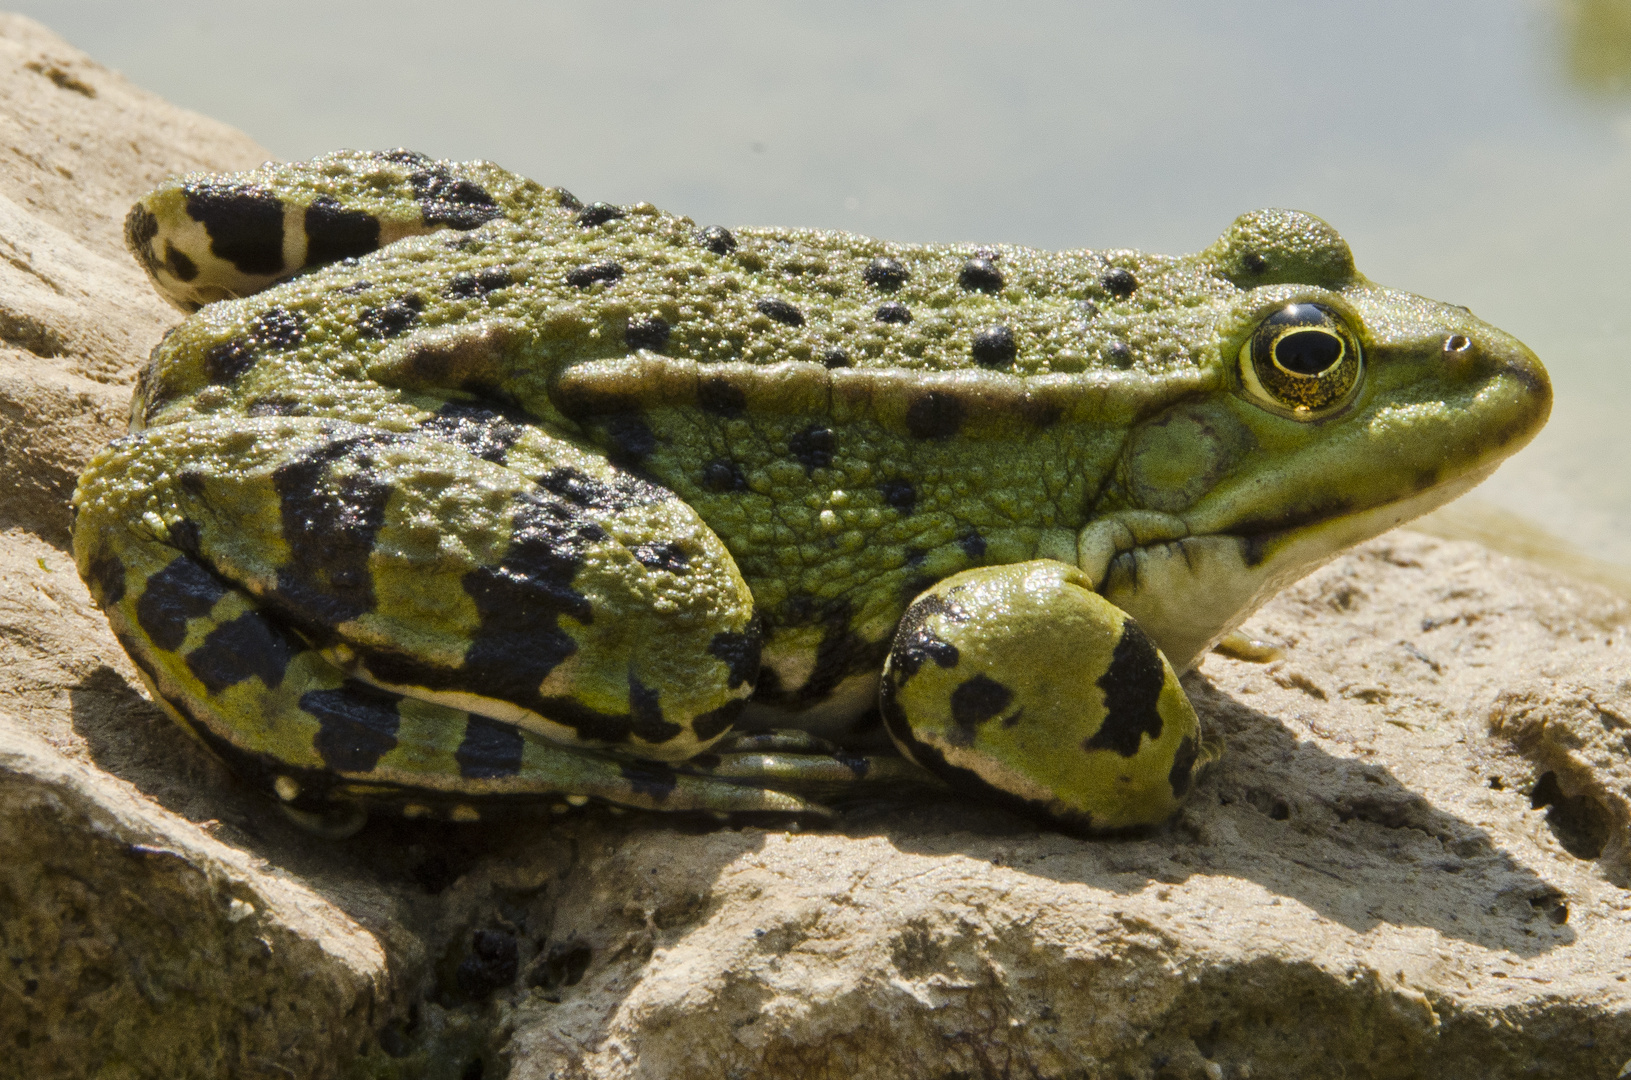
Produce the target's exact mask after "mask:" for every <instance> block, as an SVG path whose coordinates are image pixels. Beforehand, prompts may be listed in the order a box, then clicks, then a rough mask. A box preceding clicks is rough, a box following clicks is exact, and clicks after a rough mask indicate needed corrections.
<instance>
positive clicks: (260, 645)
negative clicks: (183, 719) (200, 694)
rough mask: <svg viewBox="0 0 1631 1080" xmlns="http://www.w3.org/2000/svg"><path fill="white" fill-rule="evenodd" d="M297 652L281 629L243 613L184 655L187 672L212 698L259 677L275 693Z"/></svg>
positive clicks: (260, 616) (254, 614) (255, 613)
mask: <svg viewBox="0 0 1631 1080" xmlns="http://www.w3.org/2000/svg"><path fill="white" fill-rule="evenodd" d="M299 651H300V646H299V645H298V644H296V643H295V642H294V641H293V640H292V639H291V638H290V637H289V635H288V633H287V632H286V631H285V630H284V629H283V628H282V627H280V626H277V625H275V624H274V623H272V622H271V621H270V620H269V619H267V617H266V616H265V615H263V614H261V613H260V612H258V611H246V612H244V613H243V614H242V615H240V616H238V617H237V618H236V619H233V620H232V621H231V622H226V623H222V624H221V625H220V626H217V627H216V628H215V629H214V630H211V631H210V632H209V635H208V636H207V637H205V638H204V643H203V644H202V645H200V646H199V647H198V648H196V649H194V650H193V651H192V652H190V653H188V654H187V670H189V671H191V672H192V673H193V677H194V678H196V679H197V680H198V681H199V682H201V683H203V684H204V689H205V690H208V691H209V692H210V693H212V694H219V693H220V692H221V691H222V690H225V689H226V688H227V687H229V686H236V685H237V684H238V683H241V682H243V681H244V680H245V679H248V678H249V677H250V676H259V678H260V681H261V682H262V683H264V684H265V685H266V688H267V689H268V690H275V689H276V688H277V687H278V686H280V685H282V683H283V675H284V672H286V671H287V670H288V668H289V661H291V660H293V659H294V658H295V654H296V653H298V652H299Z"/></svg>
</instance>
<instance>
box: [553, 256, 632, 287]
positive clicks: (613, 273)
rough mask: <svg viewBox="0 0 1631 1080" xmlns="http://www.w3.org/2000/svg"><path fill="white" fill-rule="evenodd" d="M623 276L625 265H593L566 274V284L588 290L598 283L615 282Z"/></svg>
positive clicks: (580, 267)
mask: <svg viewBox="0 0 1631 1080" xmlns="http://www.w3.org/2000/svg"><path fill="white" fill-rule="evenodd" d="M622 276H623V265H622V264H621V263H615V262H601V263H592V264H590V265H588V266H579V267H576V268H574V269H572V270H568V271H567V273H566V283H567V284H568V285H575V286H577V287H578V288H580V289H587V288H588V287H589V286H591V285H593V284H594V283H595V282H597V281H604V282H608V283H610V282H613V281H616V280H617V279H618V278H621V277H622Z"/></svg>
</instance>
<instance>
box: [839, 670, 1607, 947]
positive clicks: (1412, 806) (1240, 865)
mask: <svg viewBox="0 0 1631 1080" xmlns="http://www.w3.org/2000/svg"><path fill="white" fill-rule="evenodd" d="M1186 686H1187V688H1188V690H1189V694H1190V698H1191V700H1192V701H1193V702H1194V703H1195V706H1196V709H1197V710H1198V711H1199V712H1200V713H1201V716H1202V721H1203V723H1204V724H1205V726H1206V729H1207V730H1208V731H1209V732H1214V733H1217V734H1221V735H1222V736H1223V738H1224V741H1225V745H1226V750H1225V753H1224V756H1223V758H1222V760H1221V761H1219V762H1218V763H1217V764H1216V765H1214V766H1213V767H1212V768H1211V769H1210V771H1208V772H1207V773H1206V774H1205V776H1204V777H1203V778H1202V780H1201V781H1200V782H1199V783H1198V784H1197V786H1196V790H1195V792H1194V793H1193V794H1192V795H1191V797H1190V800H1189V802H1188V804H1187V805H1186V807H1185V809H1184V811H1183V813H1182V814H1180V816H1179V817H1178V818H1177V819H1176V820H1175V821H1174V822H1172V823H1171V824H1169V825H1167V826H1165V827H1163V828H1160V829H1156V830H1151V831H1149V832H1145V833H1141V834H1139V835H1135V836H1130V837H1115V838H1105V839H1089V840H1081V839H1075V838H1071V837H1067V836H1062V835H1059V834H1057V833H1039V832H1038V831H1037V829H1036V826H1035V825H1033V824H1032V823H1030V822H1027V821H1023V820H1021V819H1019V818H1015V817H1013V816H1011V815H1008V814H1005V813H1002V812H1000V811H993V810H989V809H986V808H984V807H978V806H973V805H967V804H959V803H955V802H952V801H950V800H941V801H937V802H936V803H934V804H932V805H915V806H909V807H889V808H887V809H885V808H882V807H879V808H877V809H872V810H863V811H861V812H860V813H857V814H853V815H851V817H850V819H849V820H848V821H847V823H846V828H845V831H846V832H848V833H850V834H851V835H884V836H887V837H888V838H889V839H890V840H891V842H893V843H894V844H896V845H897V846H898V847H899V848H901V850H903V851H912V852H916V853H921V854H957V853H961V854H964V855H968V856H971V857H976V858H982V859H989V860H991V861H993V862H997V863H999V864H1001V865H1006V866H1009V867H1011V868H1013V869H1016V870H1021V871H1023V872H1026V873H1031V874H1036V875H1038V876H1042V877H1046V878H1049V879H1052V880H1056V881H1073V882H1080V883H1082V884H1085V885H1089V886H1092V887H1093V888H1098V889H1106V890H1110V891H1112V892H1119V893H1127V894H1130V893H1135V892H1139V891H1141V890H1143V889H1145V888H1147V887H1150V886H1151V885H1152V884H1160V885H1177V884H1181V883H1183V882H1185V881H1188V880H1189V879H1190V878H1192V877H1195V876H1200V875H1206V876H1213V877H1223V878H1238V879H1241V880H1243V881H1246V882H1252V883H1255V884H1256V885H1258V886H1260V887H1261V888H1262V889H1263V890H1264V891H1266V892H1267V893H1269V894H1272V896H1278V897H1285V898H1287V899H1291V900H1295V901H1297V902H1298V903H1301V904H1304V905H1306V906H1307V907H1308V908H1310V909H1311V910H1313V911H1314V912H1316V913H1317V914H1319V915H1320V916H1321V917H1322V918H1325V919H1329V920H1331V921H1333V922H1336V923H1339V924H1341V925H1342V926H1345V927H1347V928H1348V929H1350V930H1353V931H1356V932H1360V933H1363V932H1365V931H1367V930H1370V929H1371V928H1373V927H1375V926H1377V925H1379V924H1382V923H1388V924H1392V925H1396V926H1424V927H1429V928H1431V929H1433V930H1436V931H1437V932H1439V933H1440V934H1443V935H1445V936H1446V937H1451V938H1459V939H1461V940H1464V941H1467V942H1470V943H1472V944H1475V945H1478V946H1480V947H1482V948H1486V949H1492V950H1506V951H1508V952H1511V953H1514V954H1516V955H1519V956H1533V955H1537V954H1539V953H1543V952H1546V951H1548V950H1551V949H1554V948H1558V947H1560V946H1565V945H1569V944H1572V943H1573V942H1574V941H1575V937H1576V935H1575V933H1574V931H1573V930H1572V929H1571V928H1570V927H1569V926H1568V925H1567V922H1568V915H1569V908H1568V902H1567V898H1566V897H1565V895H1564V894H1563V893H1562V891H1561V890H1559V889H1558V888H1557V887H1556V886H1554V885H1552V884H1551V883H1549V882H1548V881H1546V880H1545V879H1544V878H1542V877H1541V876H1540V875H1539V874H1537V873H1536V872H1535V871H1533V870H1531V869H1530V868H1528V867H1527V866H1524V865H1523V864H1521V863H1520V862H1518V861H1517V860H1516V859H1515V858H1513V857H1512V855H1511V854H1510V853H1508V852H1506V851H1504V850H1502V849H1500V848H1499V847H1497V846H1496V844H1495V843H1494V842H1493V841H1492V840H1491V838H1490V836H1489V834H1488V833H1487V832H1486V831H1484V830H1483V829H1481V828H1479V827H1478V826H1476V825H1473V824H1471V823H1469V822H1466V821H1463V820H1462V819H1460V818H1458V817H1456V816H1455V815H1454V814H1451V813H1447V812H1445V811H1443V810H1440V809H1438V808H1437V807H1435V806H1434V805H1433V804H1432V803H1431V802H1430V801H1429V800H1427V799H1426V798H1424V797H1423V796H1422V795H1420V794H1418V793H1417V792H1415V791H1413V790H1411V789H1410V788H1408V787H1406V786H1405V785H1404V784H1402V783H1400V782H1399V780H1398V779H1396V778H1395V777H1394V776H1393V774H1392V773H1391V772H1389V770H1388V769H1387V768H1386V767H1384V766H1382V765H1380V764H1377V763H1375V762H1370V761H1365V760H1362V759H1349V758H1341V757H1336V756H1333V755H1331V754H1329V753H1327V752H1326V751H1325V750H1322V749H1321V748H1320V747H1318V746H1316V745H1314V744H1313V743H1312V742H1309V741H1307V740H1299V739H1298V738H1297V737H1296V736H1295V735H1294V734H1293V733H1292V732H1291V731H1290V730H1288V729H1287V727H1286V726H1285V723H1284V722H1283V721H1281V720H1280V719H1277V718H1275V717H1273V716H1270V715H1267V714H1265V713H1262V712H1259V711H1257V710H1255V709H1252V708H1251V707H1249V706H1247V705H1245V704H1243V703H1242V702H1241V701H1239V700H1237V699H1235V698H1232V697H1230V696H1229V695H1227V694H1224V693H1222V692H1221V691H1219V690H1217V689H1216V688H1215V687H1213V686H1212V685H1211V684H1210V683H1209V682H1207V681H1206V680H1205V679H1204V678H1201V677H1198V676H1194V677H1190V678H1188V679H1186ZM970 833H973V834H975V837H976V838H975V839H972V840H971V838H970V836H969V834H970Z"/></svg>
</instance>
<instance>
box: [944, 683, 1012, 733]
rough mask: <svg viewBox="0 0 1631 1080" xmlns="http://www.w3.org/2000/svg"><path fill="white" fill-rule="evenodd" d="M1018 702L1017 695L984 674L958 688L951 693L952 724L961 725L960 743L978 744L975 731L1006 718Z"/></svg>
mask: <svg viewBox="0 0 1631 1080" xmlns="http://www.w3.org/2000/svg"><path fill="white" fill-rule="evenodd" d="M1013 700H1014V692H1013V691H1012V690H1010V689H1008V687H1006V686H1004V685H1002V683H1000V682H998V681H997V680H995V679H993V678H991V676H989V675H986V674H984V673H983V672H982V673H980V674H978V675H972V676H970V677H969V678H967V679H964V680H963V681H962V682H960V683H958V684H957V689H955V690H953V691H952V692H951V722H952V723H953V724H956V725H957V729H958V730H957V736H958V739H957V741H958V742H960V743H961V744H962V745H965V746H966V745H968V744H969V743H971V742H973V741H974V733H975V729H976V728H978V727H979V726H980V725H981V724H983V723H985V722H986V721H987V720H991V719H993V718H994V717H997V716H999V715H1001V714H1002V711H1003V710H1004V709H1006V708H1008V706H1009V704H1010V703H1012V702H1013Z"/></svg>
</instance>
